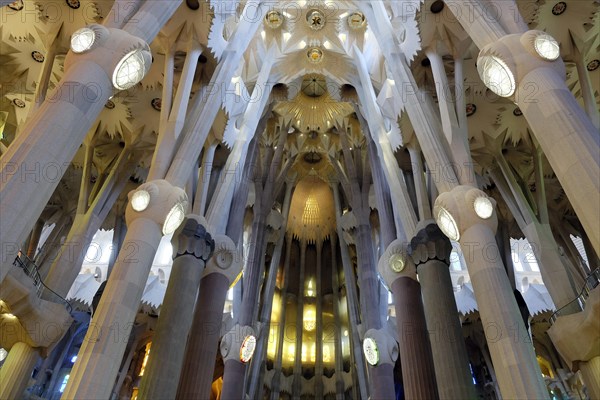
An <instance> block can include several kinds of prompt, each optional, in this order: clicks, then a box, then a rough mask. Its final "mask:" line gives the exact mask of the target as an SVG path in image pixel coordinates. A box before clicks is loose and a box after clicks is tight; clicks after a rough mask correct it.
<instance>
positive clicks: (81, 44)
mask: <svg viewBox="0 0 600 400" xmlns="http://www.w3.org/2000/svg"><path fill="white" fill-rule="evenodd" d="M95 40H96V32H94V30H93V29H90V28H81V29H78V30H76V31H75V32H74V33H73V35H72V36H71V50H72V51H73V53H83V52H85V51H88V50H89V49H91V48H92V46H93V45H94V41H95Z"/></svg>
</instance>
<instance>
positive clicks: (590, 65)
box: [586, 59, 600, 72]
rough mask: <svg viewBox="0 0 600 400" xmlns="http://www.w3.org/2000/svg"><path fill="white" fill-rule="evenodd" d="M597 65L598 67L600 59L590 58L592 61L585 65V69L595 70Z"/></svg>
mask: <svg viewBox="0 0 600 400" xmlns="http://www.w3.org/2000/svg"><path fill="white" fill-rule="evenodd" d="M598 67H600V60H598V59H594V60H592V61H590V62H589V63H588V65H587V67H586V68H587V70H588V71H590V72H591V71H595V70H597V69H598Z"/></svg>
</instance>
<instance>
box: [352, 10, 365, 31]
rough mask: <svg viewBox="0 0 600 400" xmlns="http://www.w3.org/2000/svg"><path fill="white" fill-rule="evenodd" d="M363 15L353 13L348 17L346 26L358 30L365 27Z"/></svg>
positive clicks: (357, 12) (356, 12)
mask: <svg viewBox="0 0 600 400" xmlns="http://www.w3.org/2000/svg"><path fill="white" fill-rule="evenodd" d="M365 22H366V19H365V15H364V14H363V13H361V12H359V11H355V12H353V13H352V14H350V16H348V26H349V27H350V28H352V29H360V28H362V27H364V26H365Z"/></svg>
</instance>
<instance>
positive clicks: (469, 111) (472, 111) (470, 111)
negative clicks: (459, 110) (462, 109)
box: [466, 103, 477, 117]
mask: <svg viewBox="0 0 600 400" xmlns="http://www.w3.org/2000/svg"><path fill="white" fill-rule="evenodd" d="M476 112H477V106H476V105H475V104H473V103H468V104H467V105H466V113H467V117H470V116H471V115H473V114H475V113H476Z"/></svg>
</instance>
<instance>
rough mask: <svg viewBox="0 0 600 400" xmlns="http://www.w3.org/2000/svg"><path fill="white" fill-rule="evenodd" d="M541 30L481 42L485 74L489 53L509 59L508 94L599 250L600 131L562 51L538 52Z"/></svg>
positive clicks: (503, 60) (505, 94) (480, 63)
mask: <svg viewBox="0 0 600 400" xmlns="http://www.w3.org/2000/svg"><path fill="white" fill-rule="evenodd" d="M465 29H467V28H466V27H465ZM467 32H469V29H467ZM542 34H545V33H544V32H541V31H527V32H525V33H523V34H514V35H506V36H503V37H502V38H500V39H499V40H497V41H495V42H492V43H489V44H487V45H486V46H483V47H481V51H480V52H479V57H478V65H479V66H480V74H482V73H483V74H485V71H483V70H484V68H483V67H482V66H483V65H484V64H485V63H486V62H487V61H486V60H490V58H489V57H495V58H496V59H499V60H500V61H501V62H503V63H504V64H505V65H506V68H507V70H506V71H507V72H508V73H509V74H511V75H512V80H513V84H512V87H510V88H506V90H505V92H504V93H503V94H504V97H506V98H509V99H510V100H512V101H514V102H515V103H516V104H517V105H518V106H519V108H520V109H521V111H522V112H523V116H524V117H525V118H526V119H527V122H528V123H529V126H530V127H531V130H532V131H533V134H534V135H535V137H536V139H537V140H538V142H539V144H540V147H541V148H542V150H543V151H544V154H545V155H546V157H547V159H548V162H549V163H550V165H551V166H552V169H553V170H554V172H555V173H556V176H557V177H558V180H559V181H560V183H561V185H562V187H563V189H564V190H565V193H566V194H567V196H568V198H569V200H570V201H571V204H572V205H573V208H574V209H575V212H576V213H577V215H578V217H579V220H580V221H581V224H582V225H583V227H584V229H585V231H586V233H587V234H588V235H589V237H590V240H591V242H592V244H593V245H594V248H595V250H596V251H599V250H600V225H599V224H597V221H598V207H597V206H598V204H600V136H599V135H598V129H597V128H596V127H595V126H594V124H593V123H592V121H591V119H590V118H589V116H588V115H587V114H586V113H585V111H584V110H583V109H582V108H581V107H580V106H579V103H578V102H577V100H576V99H575V97H574V96H573V94H572V93H571V91H570V90H569V88H568V87H567V85H566V84H565V66H564V63H563V61H562V60H561V59H560V57H558V58H557V59H555V60H554V61H551V60H546V59H543V58H542V57H541V56H539V55H538V53H537V52H536V50H535V46H534V42H535V40H536V39H537V38H539V36H540V35H542ZM490 85H492V86H493V85H494V82H490ZM492 89H494V88H493V87H492ZM509 89H510V90H509ZM532 89H535V90H532Z"/></svg>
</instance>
